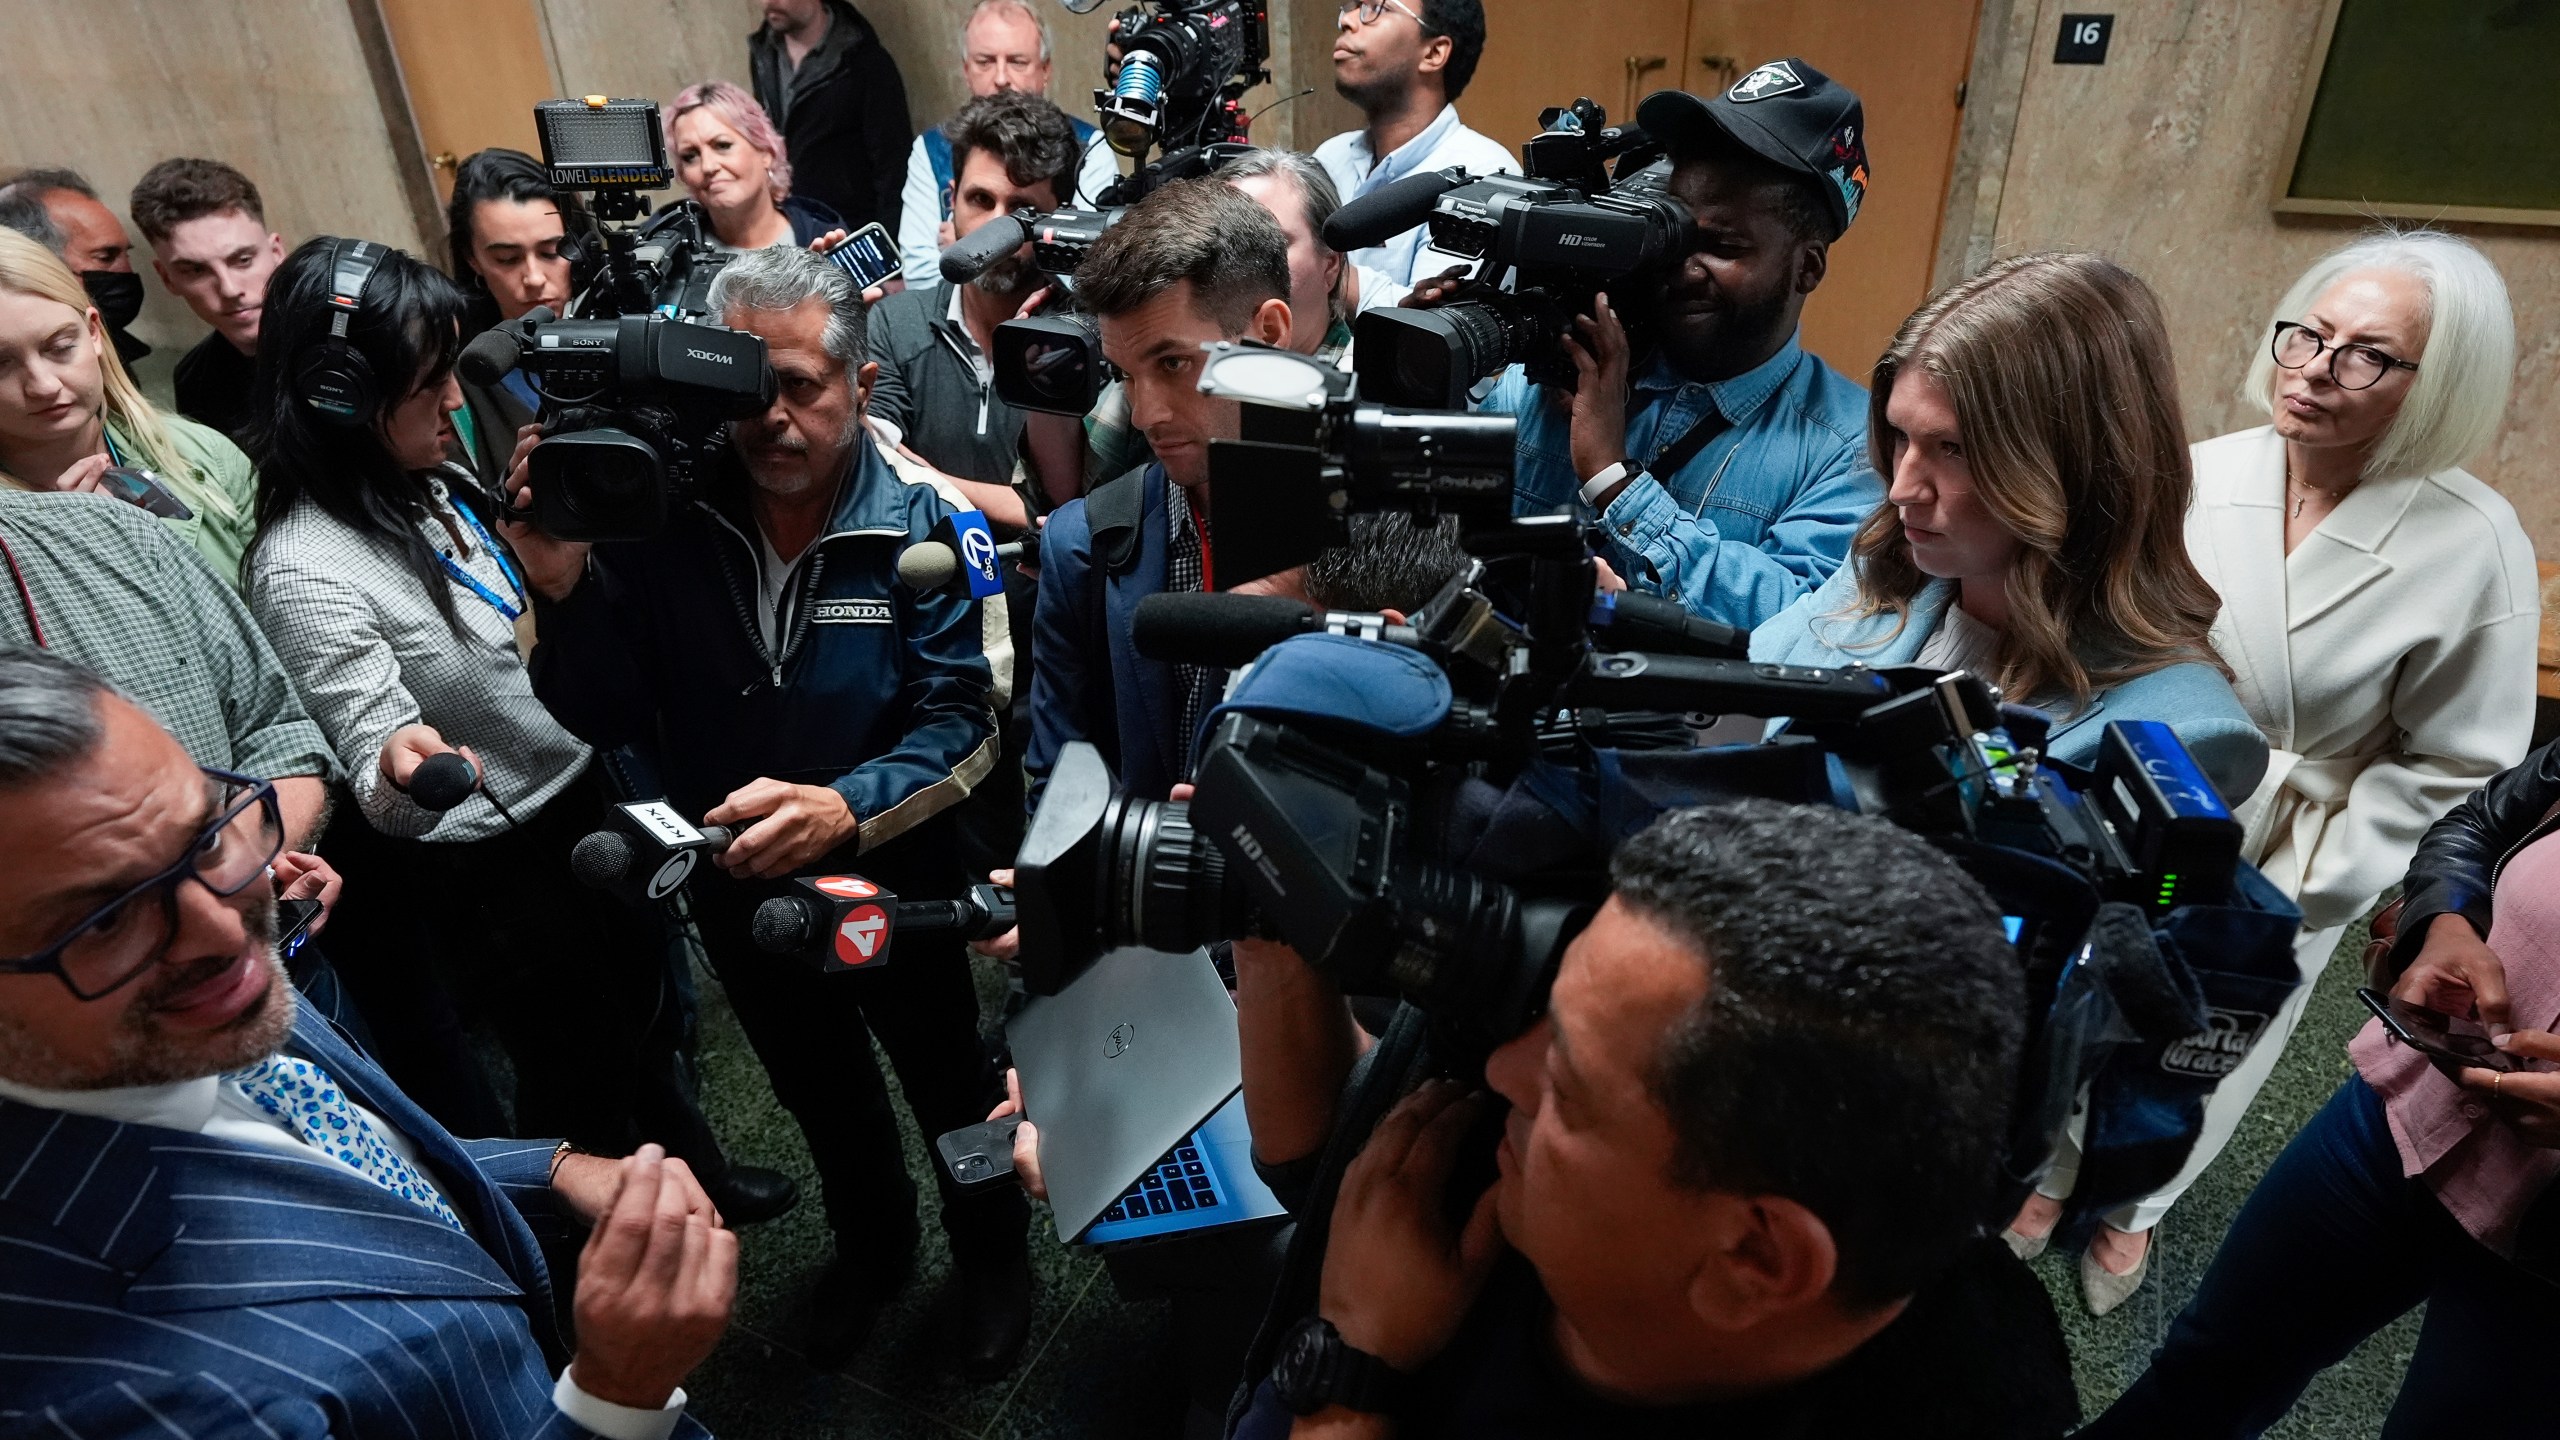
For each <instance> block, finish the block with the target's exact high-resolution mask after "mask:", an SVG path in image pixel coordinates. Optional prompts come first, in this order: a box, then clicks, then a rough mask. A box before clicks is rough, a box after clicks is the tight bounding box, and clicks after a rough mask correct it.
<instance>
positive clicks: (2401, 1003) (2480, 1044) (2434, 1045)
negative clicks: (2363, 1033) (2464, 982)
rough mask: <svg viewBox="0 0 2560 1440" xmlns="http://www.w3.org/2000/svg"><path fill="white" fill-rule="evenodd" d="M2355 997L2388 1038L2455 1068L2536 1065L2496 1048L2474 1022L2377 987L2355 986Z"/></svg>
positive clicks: (2506, 1068)
mask: <svg viewBox="0 0 2560 1440" xmlns="http://www.w3.org/2000/svg"><path fill="white" fill-rule="evenodd" d="M2356 998H2357V999H2359V1000H2361V1001H2363V1002H2364V1008H2366V1009H2367V1010H2370V1011H2372V1012H2373V1013H2374V1015H2375V1017H2376V1018H2378V1019H2379V1020H2381V1021H2382V1028H2383V1030H2384V1031H2385V1032H2386V1033H2388V1034H2389V1035H2390V1036H2391V1038H2392V1039H2394V1040H2397V1041H2399V1042H2400V1043H2401V1044H2403V1045H2406V1046H2408V1047H2409V1048H2410V1049H2412V1050H2415V1051H2417V1052H2418V1053H2419V1054H2421V1055H2424V1056H2426V1057H2427V1058H2428V1059H2430V1060H2433V1061H2435V1062H2436V1063H2437V1064H2438V1065H2449V1066H2452V1067H2454V1068H2456V1069H2461V1068H2464V1067H2469V1068H2471V1069H2475V1070H2498V1071H2504V1072H2506V1073H2509V1074H2513V1073H2516V1072H2518V1071H2524V1070H2531V1069H2535V1068H2537V1067H2536V1066H2535V1065H2534V1064H2533V1063H2532V1062H2531V1061H2529V1060H2527V1059H2526V1058H2525V1057H2524V1056H2521V1055H2510V1054H2508V1053H2507V1052H2506V1051H2504V1050H2501V1049H2499V1048H2498V1046H2497V1043H2496V1042H2495V1041H2492V1040H2491V1039H2490V1038H2489V1032H2488V1031H2486V1030H2484V1029H2482V1028H2481V1027H2480V1025H2479V1024H2478V1022H2476V1021H2471V1020H2465V1019H2463V1018H2462V1017H2461V1016H2459V1015H2447V1014H2446V1013H2444V1012H2443V1011H2441V1010H2430V1009H2428V1008H2427V1007H2426V1006H2424V1005H2412V1004H2410V1003H2409V1002H2408V1001H2406V1000H2395V999H2393V998H2392V997H2390V996H2388V995H2385V994H2383V993H2382V992H2381V991H2379V990H2374V989H2359V990H2357V991H2356Z"/></svg>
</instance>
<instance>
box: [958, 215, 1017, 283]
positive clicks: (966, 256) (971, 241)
mask: <svg viewBox="0 0 2560 1440" xmlns="http://www.w3.org/2000/svg"><path fill="white" fill-rule="evenodd" d="M1030 238H1031V225H1030V222H1029V221H1027V220H1025V219H1023V218H1022V217H1021V216H1020V215H1006V216H1003V217H1001V218H998V219H994V220H990V221H988V222H987V223H986V224H984V225H981V226H979V227H978V228H977V229H975V230H972V231H970V232H969V233H968V234H966V235H963V236H961V237H960V238H959V239H957V240H955V241H953V242H951V245H950V247H949V248H947V249H945V250H944V251H943V252H942V278H943V279H944V280H947V281H949V282H950V283H952V284H954V285H966V284H968V283H969V282H970V281H972V280H975V279H977V278H978V276H979V274H980V273H981V272H983V271H984V270H985V269H986V268H987V267H988V266H990V265H993V264H994V263H996V262H997V261H999V260H1001V259H1003V258H1004V257H1006V256H1007V255H1010V254H1012V253H1013V252H1014V251H1016V250H1019V249H1021V248H1022V245H1023V243H1024V242H1025V241H1027V240H1029V239H1030Z"/></svg>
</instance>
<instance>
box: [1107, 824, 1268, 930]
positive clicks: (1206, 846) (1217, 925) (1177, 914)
mask: <svg viewBox="0 0 2560 1440" xmlns="http://www.w3.org/2000/svg"><path fill="white" fill-rule="evenodd" d="M1103 825H1104V828H1105V831H1106V833H1107V834H1108V835H1109V836H1110V837H1111V838H1110V841H1109V843H1108V845H1107V847H1106V849H1105V850H1104V853H1105V854H1106V855H1107V856H1109V857H1110V866H1109V870H1108V873H1107V874H1106V876H1105V878H1104V881H1103V884H1104V885H1105V887H1106V899H1107V903H1108V904H1109V905H1110V907H1111V908H1110V911H1109V912H1108V914H1109V919H1108V920H1106V921H1105V924H1106V926H1107V927H1108V931H1107V933H1106V935H1105V937H1104V944H1105V946H1106V947H1110V946H1116V945H1144V946H1146V947H1147V948H1148V949H1151V950H1164V951H1168V952H1171V953H1174V954H1180V953H1181V952H1183V951H1186V950H1193V949H1197V948H1199V947H1200V946H1203V945H1206V944H1209V943H1211V942H1212V941H1217V940H1228V939H1233V938H1234V937H1236V936H1237V935H1240V934H1243V933H1244V923H1245V919H1246V907H1245V900H1244V896H1243V894H1242V892H1241V891H1238V890H1236V889H1234V888H1233V887H1231V886H1229V885H1228V884H1227V863H1226V857H1225V856H1223V855H1221V854H1220V853H1219V852H1218V848H1217V847H1216V846H1214V845H1212V844H1210V843H1209V842H1208V841H1207V840H1206V839H1204V838H1202V837H1201V835H1200V834H1199V832H1198V831H1196V830H1195V829H1193V828H1192V825H1191V807H1190V806H1189V805H1187V804H1183V803H1181V802H1178V801H1161V800H1131V799H1128V798H1126V797H1122V798H1120V799H1118V800H1115V801H1114V802H1113V809H1112V813H1111V814H1109V815H1107V816H1105V817H1104V820H1103Z"/></svg>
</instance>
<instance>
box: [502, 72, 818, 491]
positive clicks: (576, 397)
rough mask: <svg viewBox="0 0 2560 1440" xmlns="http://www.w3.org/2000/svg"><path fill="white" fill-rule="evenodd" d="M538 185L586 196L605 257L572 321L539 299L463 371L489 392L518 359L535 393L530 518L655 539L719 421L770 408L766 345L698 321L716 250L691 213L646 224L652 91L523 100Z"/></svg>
mask: <svg viewBox="0 0 2560 1440" xmlns="http://www.w3.org/2000/svg"><path fill="white" fill-rule="evenodd" d="M534 123H535V125H536V127H537V128H538V129H539V131H540V132H541V137H542V159H543V164H544V165H545V167H547V168H548V170H549V172H550V178H551V182H552V183H553V184H554V185H557V186H559V187H561V188H563V189H569V190H580V191H585V192H588V193H589V194H590V196H591V197H592V198H591V199H590V201H589V204H590V207H591V208H592V209H593V211H594V213H595V214H596V216H597V217H598V218H599V220H600V221H603V222H609V223H603V224H601V225H600V227H599V228H600V230H601V232H602V246H603V263H602V269H601V272H600V273H599V274H598V275H597V277H596V279H595V282H594V283H593V284H591V285H590V286H589V287H588V289H587V291H586V293H585V294H584V295H583V296H582V297H581V298H580V300H579V303H578V304H577V306H576V318H573V319H565V320H564V319H561V318H559V317H557V316H555V315H553V314H552V313H551V311H550V310H548V309H546V308H537V309H535V310H534V311H532V312H531V313H529V314H527V315H525V316H523V317H521V318H519V319H516V320H513V321H510V322H508V323H506V324H504V325H500V326H497V327H495V328H493V329H491V330H488V331H486V332H484V333H483V334H481V335H480V336H478V337H477V338H475V339H474V340H473V341H472V342H471V343H470V344H469V345H468V346H465V347H464V349H463V352H462V358H461V360H460V361H459V362H458V364H457V367H456V368H457V369H459V370H460V372H461V374H462V377H463V378H464V379H466V380H469V381H470V382H472V383H473V384H475V385H482V386H492V385H496V384H497V383H498V382H499V381H500V380H502V379H503V378H504V377H505V376H506V374H507V372H509V371H511V370H515V369H518V368H519V367H521V368H522V369H523V370H524V371H525V372H526V375H527V376H528V378H529V379H530V380H531V381H532V383H533V389H534V393H535V394H537V395H539V396H541V397H542V400H543V440H542V443H540V444H539V445H536V446H535V447H534V449H533V453H532V455H531V456H530V458H529V459H528V460H527V462H526V464H527V471H528V477H527V478H528V481H529V483H530V484H531V485H532V487H533V523H534V524H535V525H537V526H539V527H540V528H541V529H542V531H543V532H544V533H545V534H548V535H552V536H554V537H557V538H559V539H562V540H631V539H640V538H643V537H645V536H648V535H650V534H653V533H655V532H656V531H657V530H658V528H659V527H660V526H662V525H664V524H665V523H666V521H667V518H668V516H669V515H671V514H672V513H673V512H674V511H675V509H676V507H677V506H679V505H681V504H683V503H684V502H685V500H686V499H687V498H689V497H690V496H691V495H692V494H693V493H694V492H695V491H696V489H698V488H699V486H700V485H701V483H702V479H703V472H704V470H705V468H706V467H707V466H708V465H709V464H710V463H711V462H712V461H713V460H714V458H715V457H717V456H718V455H719V453H720V451H721V449H722V448H723V447H724V446H725V444H726V442H727V431H726V427H727V424H728V422H729V421H732V420H738V419H744V418H747V417H749V416H754V415H759V414H762V413H763V412H764V411H765V410H766V409H767V408H768V407H770V406H771V405H772V404H773V397H774V391H775V380H774V374H773V368H772V366H770V365H769V364H767V363H766V361H765V351H764V342H763V341H762V340H760V339H758V338H757V337H755V336H753V335H749V334H747V333H745V332H744V331H739V330H732V329H730V328H728V327H727V326H725V325H717V324H713V323H710V322H708V321H706V320H703V319H700V318H697V317H699V316H702V315H704V314H706V313H707V311H708V307H709V305H710V294H709V292H710V283H711V277H712V276H713V275H714V274H715V273H716V272H717V271H718V270H719V268H720V266H721V265H722V264H723V263H725V260H726V257H725V256H723V255H722V254H721V253H720V252H719V251H718V250H717V249H715V248H714V247H713V246H712V245H711V244H710V243H709V241H708V240H707V238H706V237H704V236H703V235H702V234H701V233H699V220H698V217H697V216H696V215H695V212H693V211H692V210H691V209H690V208H681V209H675V210H670V211H668V212H666V214H664V215H663V216H661V217H660V220H659V222H657V223H655V224H653V225H652V226H651V227H649V228H646V229H642V230H634V229H633V228H632V227H631V226H630V225H629V224H628V223H627V222H629V221H632V220H635V219H637V218H638V217H639V216H641V215H643V214H646V213H647V209H648V202H647V201H645V200H644V199H642V198H641V192H642V191H644V190H657V189H663V188H665V187H666V186H667V185H668V184H669V183H670V182H671V181H672V180H673V179H674V171H673V170H671V169H670V168H669V167H668V165H667V156H666V145H665V140H664V137H663V135H662V133H661V131H660V129H659V126H658V106H657V102H655V101H652V100H608V99H605V98H604V97H602V96H589V97H587V98H586V99H583V100H546V101H544V102H542V103H541V104H539V105H536V106H535V107H534Z"/></svg>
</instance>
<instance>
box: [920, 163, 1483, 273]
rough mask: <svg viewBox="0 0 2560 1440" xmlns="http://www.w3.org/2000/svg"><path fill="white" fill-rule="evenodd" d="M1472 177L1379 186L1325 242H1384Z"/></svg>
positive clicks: (1457, 173) (1456, 170) (1445, 175)
mask: <svg viewBox="0 0 2560 1440" xmlns="http://www.w3.org/2000/svg"><path fill="white" fill-rule="evenodd" d="M1472 178H1474V177H1472V176H1470V175H1468V174H1467V172H1466V170H1465V169H1464V168H1462V167H1460V166H1456V165H1452V166H1450V167H1449V168H1448V169H1446V170H1426V171H1423V172H1422V173H1421V174H1419V175H1407V176H1406V177H1404V178H1403V179H1401V180H1398V181H1396V182H1395V183H1393V184H1391V185H1383V186H1380V187H1379V188H1378V189H1375V190H1372V191H1370V192H1369V193H1368V194H1366V195H1363V196H1361V197H1360V198H1359V199H1357V200H1354V201H1352V202H1351V203H1350V204H1348V205H1345V206H1343V207H1342V208H1341V209H1339V210H1336V211H1334V212H1333V218H1332V219H1330V220H1327V221H1325V222H1324V243H1325V246H1326V248H1327V249H1332V250H1340V251H1342V252H1344V253H1346V254H1347V253H1349V252H1351V251H1353V250H1366V249H1368V248H1369V247H1370V246H1372V245H1384V244H1385V243H1387V242H1388V241H1390V240H1392V239H1394V238H1395V237H1397V236H1398V235H1401V234H1403V233H1404V232H1406V231H1407V230H1411V229H1413V228H1414V227H1415V226H1417V225H1425V224H1428V223H1430V220H1431V210H1432V207H1433V206H1434V205H1436V204H1438V203H1439V200H1440V197H1441V196H1443V195H1446V194H1448V193H1449V192H1450V191H1452V190H1455V189H1457V188H1458V187H1459V186H1461V185H1464V184H1466V183H1467V182H1468V180H1470V179H1472ZM972 238H974V237H972ZM946 253H947V252H946ZM944 273H945V274H948V273H949V272H948V271H945V272H944Z"/></svg>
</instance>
